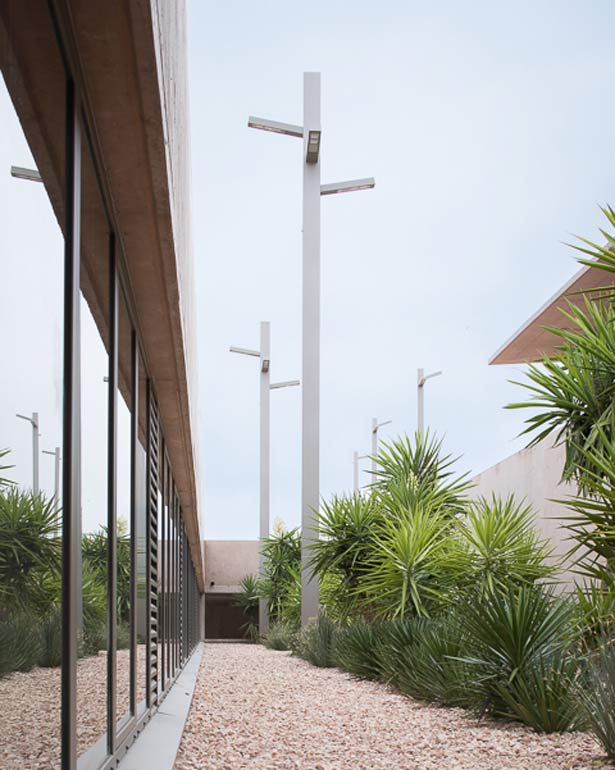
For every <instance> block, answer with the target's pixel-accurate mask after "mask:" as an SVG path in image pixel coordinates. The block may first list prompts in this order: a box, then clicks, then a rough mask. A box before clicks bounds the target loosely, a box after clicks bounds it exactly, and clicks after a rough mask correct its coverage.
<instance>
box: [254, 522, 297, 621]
mask: <svg viewBox="0 0 615 770" xmlns="http://www.w3.org/2000/svg"><path fill="white" fill-rule="evenodd" d="M261 549H262V553H263V557H264V562H265V564H264V571H265V578H264V580H262V581H259V591H260V595H261V596H263V597H264V598H266V599H267V602H268V606H269V617H270V618H271V621H272V622H273V623H275V622H277V621H284V622H291V623H296V622H298V618H299V615H300V612H301V534H300V532H299V530H298V529H292V530H290V531H289V532H285V531H284V530H279V531H277V532H274V534H273V535H271V536H270V537H268V538H265V539H264V540H263V542H262V545H261Z"/></svg>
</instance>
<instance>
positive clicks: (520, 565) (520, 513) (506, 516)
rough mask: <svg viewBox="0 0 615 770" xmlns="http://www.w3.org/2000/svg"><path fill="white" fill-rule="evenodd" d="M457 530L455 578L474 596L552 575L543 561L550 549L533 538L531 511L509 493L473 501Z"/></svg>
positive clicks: (532, 512) (550, 568)
mask: <svg viewBox="0 0 615 770" xmlns="http://www.w3.org/2000/svg"><path fill="white" fill-rule="evenodd" d="M458 528H459V535H460V538H461V550H460V555H461V558H462V562H461V563H460V565H459V567H460V574H463V576H464V579H465V581H466V583H467V588H468V589H469V590H471V591H472V592H474V593H477V594H479V595H484V594H490V593H493V592H494V591H496V590H506V589H507V588H508V587H509V586H514V585H517V586H521V585H524V584H531V583H534V582H536V581H537V580H539V579H545V578H547V577H549V576H552V575H553V574H554V573H555V570H556V568H557V567H556V565H555V564H553V563H551V564H549V563H548V559H549V557H550V556H551V550H552V549H551V548H550V547H549V545H548V543H547V541H545V540H540V539H539V538H538V536H537V534H536V530H535V514H534V511H533V510H532V508H531V507H530V506H527V505H523V504H522V503H517V502H516V501H515V499H514V497H513V496H512V495H510V496H509V497H507V498H505V499H500V498H498V497H496V496H495V495H493V496H492V497H491V499H488V498H485V497H480V498H478V499H477V500H475V501H473V502H472V503H471V504H470V505H469V506H468V509H467V513H466V515H465V516H464V517H462V518H460V519H459V522H458Z"/></svg>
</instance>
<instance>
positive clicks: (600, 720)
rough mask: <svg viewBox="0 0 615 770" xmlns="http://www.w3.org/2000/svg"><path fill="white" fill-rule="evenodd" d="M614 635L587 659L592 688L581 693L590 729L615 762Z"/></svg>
mask: <svg viewBox="0 0 615 770" xmlns="http://www.w3.org/2000/svg"><path fill="white" fill-rule="evenodd" d="M613 645H614V640H613V637H612V636H611V635H605V636H603V637H602V638H601V640H600V643H599V644H598V646H597V648H596V650H594V651H593V652H592V654H591V655H590V656H589V658H588V674H589V687H588V688H587V689H585V690H584V691H583V692H582V699H583V705H584V706H585V713H586V715H587V721H588V724H589V727H590V729H591V730H592V732H593V733H594V735H595V736H596V738H597V739H598V741H599V742H600V743H601V744H602V746H603V747H604V750H605V751H606V753H607V754H608V756H609V758H610V759H612V760H615V647H614V646H613Z"/></svg>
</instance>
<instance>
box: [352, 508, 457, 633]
mask: <svg viewBox="0 0 615 770" xmlns="http://www.w3.org/2000/svg"><path fill="white" fill-rule="evenodd" d="M388 513H389V515H388V516H386V517H385V518H384V520H383V522H382V524H381V525H380V527H379V528H378V530H377V531H376V533H375V535H374V549H373V553H372V555H371V556H370V557H369V559H368V560H367V561H366V563H365V565H364V577H363V578H362V580H361V583H360V589H361V591H362V592H363V593H364V594H365V595H366V596H368V597H370V605H371V606H372V607H373V608H374V611H375V614H376V616H377V617H383V618H396V617H399V618H402V619H403V618H404V617H405V616H406V615H415V616H424V617H427V616H429V615H430V614H432V613H433V612H434V611H437V610H438V609H441V608H442V607H443V606H444V605H445V604H446V602H447V597H448V595H449V594H450V591H451V589H452V588H453V586H454V583H455V577H456V572H455V570H456V565H457V564H458V563H459V558H458V557H457V556H456V555H454V552H455V551H456V549H458V544H457V541H456V540H455V538H454V537H453V527H454V520H453V519H452V518H451V517H450V516H449V515H448V511H447V510H446V508H444V507H442V506H439V505H437V504H435V503H434V502H432V499H430V498H429V497H426V498H425V499H423V500H415V501H414V504H413V505H411V506H402V505H399V506H396V507H395V508H394V510H392V511H391V510H390V511H389V512H388Z"/></svg>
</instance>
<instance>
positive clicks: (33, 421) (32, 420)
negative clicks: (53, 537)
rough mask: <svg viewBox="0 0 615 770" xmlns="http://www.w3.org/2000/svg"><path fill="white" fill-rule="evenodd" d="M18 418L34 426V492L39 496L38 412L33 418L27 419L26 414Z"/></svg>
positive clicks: (33, 413)
mask: <svg viewBox="0 0 615 770" xmlns="http://www.w3.org/2000/svg"><path fill="white" fill-rule="evenodd" d="M17 417H19V419H20V420H26V421H27V422H29V423H30V425H31V426H32V492H33V493H34V494H35V495H38V493H39V483H38V459H39V451H38V439H39V436H40V433H39V432H38V429H39V423H38V412H32V417H27V416H26V415H25V414H18V415H17Z"/></svg>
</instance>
